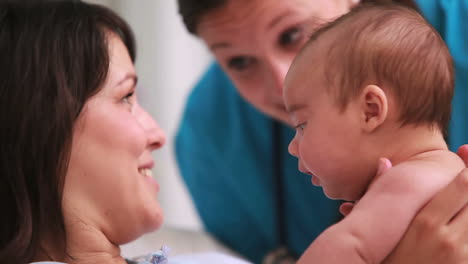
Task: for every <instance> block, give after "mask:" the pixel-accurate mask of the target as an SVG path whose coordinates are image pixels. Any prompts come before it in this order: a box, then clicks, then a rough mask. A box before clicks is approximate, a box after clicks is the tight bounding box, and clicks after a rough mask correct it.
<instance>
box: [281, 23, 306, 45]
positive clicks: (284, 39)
mask: <svg viewBox="0 0 468 264" xmlns="http://www.w3.org/2000/svg"><path fill="white" fill-rule="evenodd" d="M302 36H303V34H302V29H301V28H299V27H294V28H291V29H288V30H286V31H285V32H283V33H282V34H281V35H280V37H279V40H278V41H279V44H280V45H281V46H290V45H294V44H297V43H299V42H301V40H302V38H303V37H302Z"/></svg>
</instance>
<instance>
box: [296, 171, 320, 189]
mask: <svg viewBox="0 0 468 264" xmlns="http://www.w3.org/2000/svg"><path fill="white" fill-rule="evenodd" d="M300 171H301V172H302V173H304V174H307V175H310V176H311V179H310V181H311V182H312V184H313V185H315V186H320V180H319V178H317V176H315V175H314V174H313V173H312V172H310V171H307V170H300Z"/></svg>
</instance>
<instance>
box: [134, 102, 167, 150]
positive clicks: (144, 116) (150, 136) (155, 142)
mask: <svg viewBox="0 0 468 264" xmlns="http://www.w3.org/2000/svg"><path fill="white" fill-rule="evenodd" d="M139 119H140V123H141V125H142V127H143V129H144V130H145V133H146V137H147V142H148V148H149V149H150V150H151V151H153V150H156V149H159V148H161V147H162V146H164V144H165V143H166V135H165V133H164V131H163V130H162V129H161V128H160V127H159V125H158V124H157V123H156V121H155V120H154V119H153V117H151V116H150V115H149V114H148V112H146V111H145V110H144V109H142V108H140V118H139Z"/></svg>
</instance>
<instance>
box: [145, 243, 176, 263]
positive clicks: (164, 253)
mask: <svg viewBox="0 0 468 264" xmlns="http://www.w3.org/2000/svg"><path fill="white" fill-rule="evenodd" d="M170 251H171V249H170V248H169V247H168V246H162V247H161V249H160V250H158V251H156V252H154V253H151V254H148V256H146V258H145V260H144V261H142V262H140V263H139V264H168V257H169V252H170Z"/></svg>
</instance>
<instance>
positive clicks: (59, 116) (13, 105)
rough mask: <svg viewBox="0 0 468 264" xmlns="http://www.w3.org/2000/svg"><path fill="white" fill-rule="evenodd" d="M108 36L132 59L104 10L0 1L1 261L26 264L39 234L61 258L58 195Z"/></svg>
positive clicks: (128, 35) (120, 24)
mask: <svg viewBox="0 0 468 264" xmlns="http://www.w3.org/2000/svg"><path fill="white" fill-rule="evenodd" d="M109 33H113V34H115V35H117V36H119V37H120V39H121V40H122V41H123V43H124V44H125V46H126V47H127V49H128V52H129V54H130V57H131V59H132V61H133V60H134V59H135V44H134V39H133V34H132V32H131V30H130V28H129V26H128V25H127V24H126V23H125V22H124V20H122V19H121V18H120V17H119V16H118V15H116V14H115V13H114V12H112V11H111V10H109V9H107V8H104V7H101V6H98V5H93V4H87V3H83V2H80V1H58V0H55V1H2V2H0V58H1V59H0V124H1V129H0V212H1V215H2V217H1V225H0V263H28V262H31V261H32V259H33V258H34V257H35V256H36V255H37V254H38V251H39V250H40V242H41V239H44V236H45V237H47V239H48V242H52V243H54V246H57V247H58V249H63V250H64V254H66V244H65V242H66V233H65V226H64V220H63V213H62V192H63V185H64V181H65V179H64V177H65V174H66V171H67V169H68V162H69V158H70V151H71V142H72V137H73V129H74V125H75V122H76V121H77V119H78V117H79V115H80V113H81V112H82V110H83V107H84V105H85V103H86V101H87V100H88V99H89V98H90V97H91V96H93V95H95V94H96V93H97V92H98V91H99V89H100V87H101V86H102V84H103V83H104V81H105V79H106V76H107V73H108V68H109V50H108V42H107V41H108V40H107V38H108V35H109Z"/></svg>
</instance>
